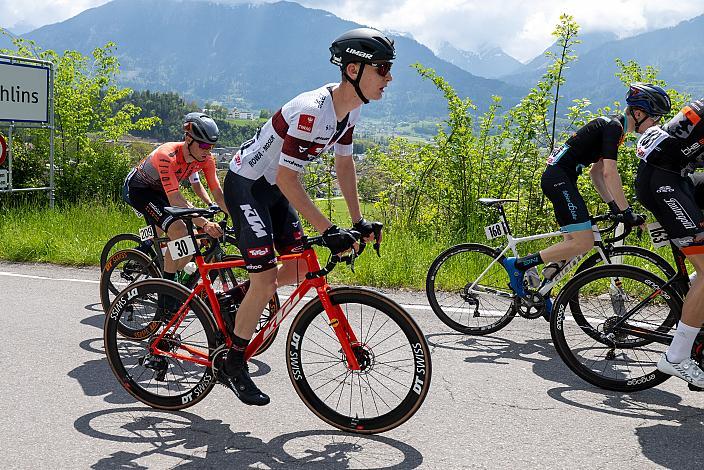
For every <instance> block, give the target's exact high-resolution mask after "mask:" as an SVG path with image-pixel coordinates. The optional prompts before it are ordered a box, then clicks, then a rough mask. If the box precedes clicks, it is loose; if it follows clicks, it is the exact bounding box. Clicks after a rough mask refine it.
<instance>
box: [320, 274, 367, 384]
mask: <svg viewBox="0 0 704 470" xmlns="http://www.w3.org/2000/svg"><path fill="white" fill-rule="evenodd" d="M317 290H318V296H319V297H320V301H321V302H322V304H323V308H324V309H325V313H327V315H328V325H330V327H331V328H332V329H333V331H334V332H335V336H337V339H338V341H340V346H341V351H342V353H343V354H344V355H345V359H346V361H347V367H348V369H349V370H351V371H360V370H362V367H361V366H360V364H359V360H358V358H357V355H356V354H355V349H358V348H360V347H361V346H362V344H361V343H360V342H359V340H358V339H357V336H356V335H355V334H354V331H353V330H352V326H350V323H349V322H348V321H347V317H346V316H345V314H344V313H343V311H342V309H341V308H340V306H339V305H334V304H333V303H332V301H331V300H330V296H329V295H328V291H327V289H326V288H325V287H318V288H317Z"/></svg>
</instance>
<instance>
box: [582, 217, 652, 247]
mask: <svg viewBox="0 0 704 470" xmlns="http://www.w3.org/2000/svg"><path fill="white" fill-rule="evenodd" d="M639 215H641V214H639ZM642 217H643V218H645V216H642ZM605 220H609V221H611V222H612V224H611V225H609V226H608V227H606V228H603V229H599V233H600V234H602V235H604V234H607V233H610V232H613V231H614V230H616V227H618V225H619V224H623V222H622V221H621V220H619V219H618V214H613V213H608V214H601V215H597V216H594V217H592V222H593V223H594V224H596V223H598V222H603V221H605ZM623 226H624V228H623V233H622V234H621V235H618V236H615V237H611V238H604V239H603V240H602V241H603V242H604V243H605V244H612V243H616V242H618V241H621V240H623V239H624V238H626V237H627V236H628V235H630V233H631V232H632V231H633V228H634V227H632V226H630V225H626V224H623Z"/></svg>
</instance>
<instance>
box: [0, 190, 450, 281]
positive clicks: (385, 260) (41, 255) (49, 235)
mask: <svg viewBox="0 0 704 470" xmlns="http://www.w3.org/2000/svg"><path fill="white" fill-rule="evenodd" d="M319 203H320V204H321V209H322V210H323V211H325V212H327V210H328V209H329V208H328V207H327V201H319ZM323 205H325V206H326V207H322V206H323ZM371 212H372V208H371V206H370V207H365V213H366V214H370V213H371ZM332 215H333V220H335V221H336V222H337V223H338V224H339V225H340V226H349V223H350V222H349V216H348V215H347V211H346V209H345V206H344V201H343V200H334V201H333V206H332ZM143 225H144V221H143V220H142V219H139V218H137V216H135V214H134V213H133V212H132V211H131V210H129V209H127V208H126V207H125V205H124V204H122V203H115V204H98V203H82V204H78V205H73V206H68V207H61V208H55V209H53V210H50V209H48V208H46V207H38V206H24V207H21V208H10V209H0V259H4V260H9V261H22V262H47V263H57V264H64V265H73V266H91V265H94V266H97V265H98V264H99V257H100V252H101V250H102V249H103V245H104V244H105V242H106V241H107V240H108V239H109V238H110V237H112V236H113V235H115V234H118V233H122V232H132V233H137V231H138V229H139V228H140V227H142V226H143ZM307 231H308V233H312V231H311V230H310V228H308V230H307ZM445 245H446V244H445V243H441V242H438V241H436V240H423V239H419V238H418V237H416V236H414V235H413V234H411V233H407V232H402V231H396V232H393V231H392V232H389V233H385V234H384V243H383V245H382V248H381V254H382V256H381V257H380V258H379V257H377V256H376V254H375V253H374V250H373V249H372V247H371V246H370V247H369V249H368V250H367V251H366V252H365V253H364V255H363V256H361V257H360V258H359V259H358V260H357V262H356V265H355V271H356V273H352V272H351V270H350V269H349V267H347V266H344V265H340V266H338V267H337V269H335V271H334V272H333V273H332V274H331V276H330V280H331V282H335V283H348V284H358V285H370V286H378V287H409V288H422V287H423V286H424V282H425V274H426V273H427V269H428V266H430V263H431V262H432V260H433V258H434V257H435V256H436V255H437V253H439V252H440V251H441V250H443V249H444V248H445V247H446V246H445ZM328 254H329V252H326V250H325V249H320V250H319V255H320V260H321V263H324V262H325V261H326V259H327V256H328Z"/></svg>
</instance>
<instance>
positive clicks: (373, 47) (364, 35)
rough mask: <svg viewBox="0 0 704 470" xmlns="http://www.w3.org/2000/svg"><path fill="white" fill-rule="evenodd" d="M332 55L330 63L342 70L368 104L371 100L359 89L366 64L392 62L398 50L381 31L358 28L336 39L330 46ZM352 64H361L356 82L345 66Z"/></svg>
mask: <svg viewBox="0 0 704 470" xmlns="http://www.w3.org/2000/svg"><path fill="white" fill-rule="evenodd" d="M330 54H331V55H330V62H332V63H333V64H335V65H337V66H339V67H340V68H341V69H342V73H343V74H344V76H345V78H346V79H347V80H348V81H349V82H350V83H352V85H353V86H354V89H355V91H356V92H357V96H359V98H360V99H361V100H362V102H363V103H365V104H366V103H369V100H368V99H367V98H366V97H365V96H364V95H363V94H362V90H361V89H360V88H359V82H360V80H362V73H363V72H364V66H365V64H373V63H376V62H389V61H392V60H394V59H395V58H396V49H394V40H393V39H389V38H388V37H386V36H385V35H384V34H383V33H382V32H381V31H378V30H376V29H372V28H356V29H352V30H350V31H347V32H346V33H345V34H343V35H342V36H340V37H338V38H337V39H335V40H334V41H333V42H332V45H331V46H330ZM352 62H360V64H361V65H360V68H359V73H358V74H357V78H356V79H355V80H353V79H352V78H351V77H350V76H349V75H347V70H346V69H345V66H346V65H347V64H349V63H352Z"/></svg>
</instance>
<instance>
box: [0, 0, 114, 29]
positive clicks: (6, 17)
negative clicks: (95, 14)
mask: <svg viewBox="0 0 704 470" xmlns="http://www.w3.org/2000/svg"><path fill="white" fill-rule="evenodd" d="M108 1H109V0H0V27H3V28H9V29H13V28H14V29H17V30H18V32H23V31H19V30H25V31H26V30H27V27H28V26H29V25H32V26H34V27H39V26H43V25H45V24H51V23H57V22H60V21H64V20H67V19H68V18H71V17H73V16H76V15H77V14H79V13H80V12H82V11H84V10H86V9H88V8H93V7H96V6H100V5H102V4H104V3H108Z"/></svg>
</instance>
